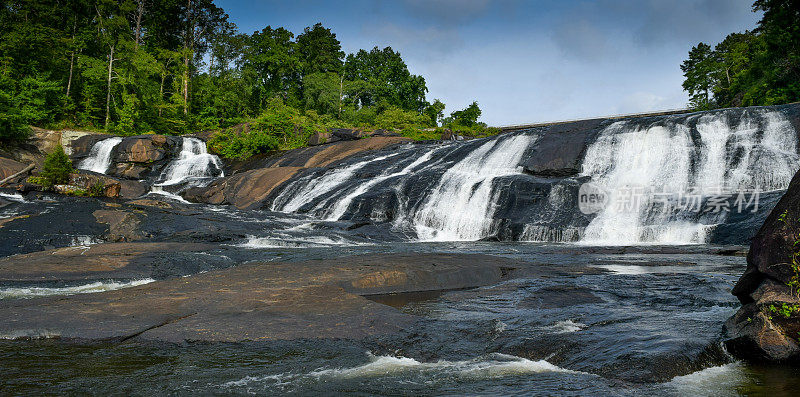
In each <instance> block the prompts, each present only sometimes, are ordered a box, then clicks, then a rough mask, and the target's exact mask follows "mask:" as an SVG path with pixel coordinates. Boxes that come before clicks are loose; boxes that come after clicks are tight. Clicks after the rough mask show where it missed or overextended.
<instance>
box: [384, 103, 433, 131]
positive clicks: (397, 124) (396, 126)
mask: <svg viewBox="0 0 800 397" xmlns="http://www.w3.org/2000/svg"><path fill="white" fill-rule="evenodd" d="M426 122H427V117H426V116H423V115H421V114H419V113H417V112H410V111H407V110H403V109H400V108H396V107H392V108H389V109H386V110H384V111H383V113H381V114H379V115H378V117H376V118H375V126H376V127H378V128H385V129H388V130H404V129H407V128H421V127H423V126H424V125H425V123H426Z"/></svg>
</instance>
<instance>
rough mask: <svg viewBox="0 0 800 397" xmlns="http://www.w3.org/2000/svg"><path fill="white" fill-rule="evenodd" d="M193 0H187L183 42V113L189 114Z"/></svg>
mask: <svg viewBox="0 0 800 397" xmlns="http://www.w3.org/2000/svg"><path fill="white" fill-rule="evenodd" d="M193 36H194V21H192V0H186V38H185V40H184V44H183V114H189V56H190V55H189V54H190V53H189V49H190V48H192V47H193V41H194V37H193Z"/></svg>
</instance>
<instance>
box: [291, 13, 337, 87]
mask: <svg viewBox="0 0 800 397" xmlns="http://www.w3.org/2000/svg"><path fill="white" fill-rule="evenodd" d="M297 53H298V57H299V60H300V64H301V69H302V73H303V76H308V75H311V74H314V73H338V72H339V71H341V69H342V60H343V59H344V52H343V51H342V45H341V43H339V40H338V39H336V34H335V33H333V32H332V31H331V30H330V29H327V28H325V27H323V26H322V24H321V23H317V24H316V25H314V26H313V27H308V28H305V30H303V33H301V34H300V35H298V36H297Z"/></svg>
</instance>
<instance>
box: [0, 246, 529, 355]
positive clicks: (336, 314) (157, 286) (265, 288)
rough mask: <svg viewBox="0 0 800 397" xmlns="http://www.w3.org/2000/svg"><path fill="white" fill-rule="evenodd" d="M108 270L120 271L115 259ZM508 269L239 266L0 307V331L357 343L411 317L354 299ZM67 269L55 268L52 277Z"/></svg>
mask: <svg viewBox="0 0 800 397" xmlns="http://www.w3.org/2000/svg"><path fill="white" fill-rule="evenodd" d="M113 248H114V247H106V248H98V249H101V250H102V249H113ZM151 248H152V247H151ZM161 248H167V247H161ZM98 257H103V256H98ZM105 257H108V256H105ZM122 262H124V260H123V261H122ZM89 263H91V261H89ZM115 263H116V262H115ZM9 266H10V265H7V266H6V268H8V267H9ZM41 266H42V269H44V270H47V269H45V268H46V265H45V264H44V263H42V264H41ZM95 266H100V267H102V266H107V267H114V266H115V264H114V263H105V264H95ZM116 266H120V267H119V268H125V264H124V263H121V264H116ZM514 266H515V264H514V262H513V261H511V260H508V259H503V258H498V257H494V256H488V255H481V254H403V255H397V254H395V255H386V254H374V255H363V256H355V257H344V258H336V259H329V260H316V261H306V262H295V263H249V264H245V265H240V266H237V267H233V268H229V269H225V270H218V271H211V272H208V273H203V274H198V275H194V276H191V277H181V278H173V279H168V280H162V281H157V282H153V283H150V284H147V285H142V286H138V287H132V288H127V289H121V290H116V291H109V292H103V293H97V294H86V295H73V296H69V297H57V298H56V297H53V298H51V297H47V298H36V299H29V300H6V301H2V302H0V318H3V319H5V321H3V322H2V324H0V335H2V336H3V337H5V338H18V337H36V336H42V335H46V336H58V337H61V338H64V339H77V340H117V341H119V340H128V339H131V338H137V339H138V340H161V341H170V342H181V341H186V340H203V341H242V340H286V339H298V338H310V339H313V338H350V339H358V338H363V337H366V336H370V335H376V334H385V333H392V332H397V331H400V330H402V329H404V328H405V327H409V326H411V325H412V324H413V323H415V322H416V321H418V318H417V317H415V316H412V315H407V314H403V313H401V312H399V311H397V310H396V309H394V308H391V307H389V306H386V305H382V304H379V303H376V302H374V301H372V300H369V299H366V298H364V297H363V296H362V295H371V294H388V293H402V292H415V291H433V290H450V289H460V288H469V287H477V286H482V285H489V284H493V283H497V282H498V281H500V280H501V279H502V278H503V275H504V274H506V273H508V272H509V269H511V268H513V267H514ZM68 267H69V265H67V264H62V265H61V266H60V268H61V271H62V273H63V272H66V271H67V270H66V269H67V268H68ZM90 267H91V265H90ZM51 270H52V271H58V270H59V266H56V267H54V268H53V269H51ZM100 270H104V269H100ZM112 270H113V269H112ZM29 276H30V275H29Z"/></svg>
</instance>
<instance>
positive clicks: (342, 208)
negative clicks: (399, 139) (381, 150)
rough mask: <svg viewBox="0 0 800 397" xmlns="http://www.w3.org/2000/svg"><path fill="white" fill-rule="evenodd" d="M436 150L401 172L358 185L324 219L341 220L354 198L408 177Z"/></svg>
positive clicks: (384, 175)
mask: <svg viewBox="0 0 800 397" xmlns="http://www.w3.org/2000/svg"><path fill="white" fill-rule="evenodd" d="M437 150H438V148H437V149H432V150H430V151H428V152H427V153H425V154H424V155H422V156H420V157H419V158H418V159H416V160H414V161H413V162H412V163H411V164H409V165H407V166H406V167H404V168H403V169H402V170H400V171H398V172H387V173H384V174H383V175H380V176H377V177H375V178H372V179H371V180H369V181H368V182H365V183H363V184H361V185H359V186H358V188H356V189H355V190H353V191H352V192H350V193H348V194H347V195H346V196H344V197H342V198H341V199H337V200H336V204H335V205H334V206H333V209H332V210H331V211H330V213H329V214H328V215H327V216H326V219H328V220H338V219H341V217H342V216H343V215H344V214H345V212H346V211H347V208H348V207H350V204H351V203H352V202H353V200H355V198H356V197H358V196H360V195H362V194H364V193H366V192H367V191H368V190H369V189H371V188H372V187H373V186H375V185H377V184H379V183H381V182H383V181H385V180H388V179H392V178H398V177H402V176H404V175H408V174H409V173H411V172H412V171H414V169H415V168H417V167H419V166H420V165H422V164H423V163H426V162H428V161H430V159H431V158H432V157H433V154H434V153H435V152H436V151H437Z"/></svg>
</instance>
